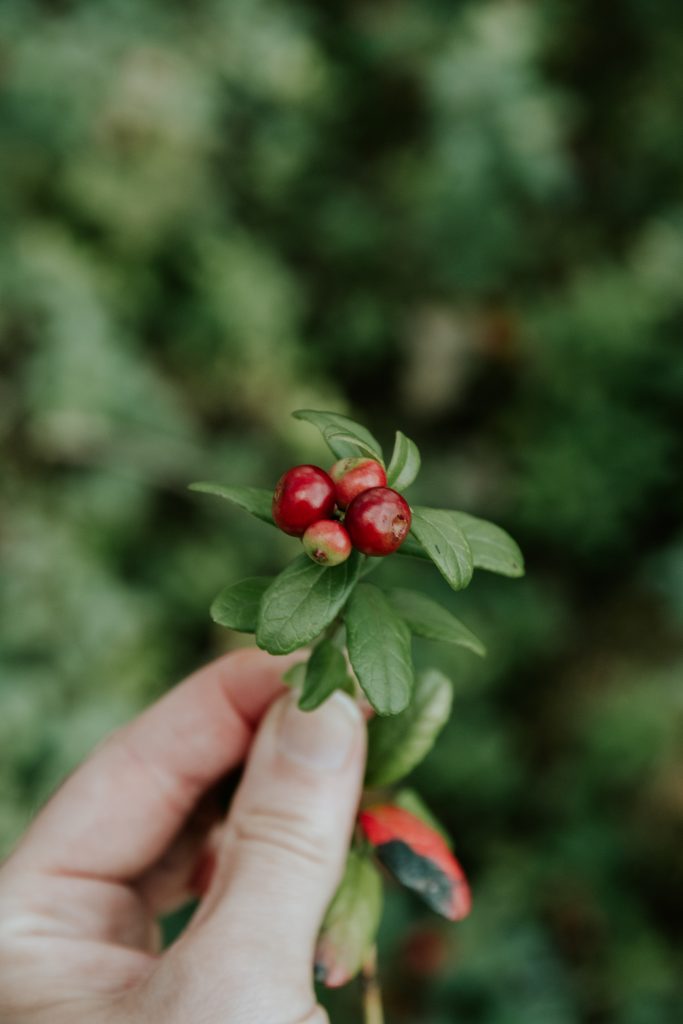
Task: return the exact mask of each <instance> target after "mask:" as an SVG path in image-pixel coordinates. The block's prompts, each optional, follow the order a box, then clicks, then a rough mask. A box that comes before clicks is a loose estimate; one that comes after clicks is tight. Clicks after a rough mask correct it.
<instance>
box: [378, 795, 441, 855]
mask: <svg viewBox="0 0 683 1024" xmlns="http://www.w3.org/2000/svg"><path fill="white" fill-rule="evenodd" d="M391 801H392V803H394V804H396V806H397V807H402V808H403V810H404V811H409V812H410V814H414V815H415V817H416V818H419V819H420V821H424V823H425V825H428V826H429V828H433V829H434V831H435V832H438V833H439V835H440V836H441V838H442V839H443V840H444V842H445V843H446V844H447V846H448V848H449V850H452V849H453V840H452V839H451V837H450V836H449V834H448V832H447V831H446V829H445V828H444V826H443V825H442V824H441V822H440V821H439V819H438V818H436V817H435V816H434V815H433V814H432V812H431V811H430V809H429V807H427V804H426V803H425V802H424V800H423V799H422V797H421V796H420V794H419V793H418V792H417V791H416V790H414V789H409V788H404V789H399V791H398V793H395V794H394V796H393V797H392V798H391Z"/></svg>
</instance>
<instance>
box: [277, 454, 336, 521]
mask: <svg viewBox="0 0 683 1024" xmlns="http://www.w3.org/2000/svg"><path fill="white" fill-rule="evenodd" d="M333 509H334V484H333V483H332V480H331V479H330V477H329V476H328V475H327V473H326V472H325V470H324V469H320V468H319V467H318V466H294V468H293V469H288V470H287V472H286V473H283V475H282V476H281V477H280V479H279V480H278V482H277V486H276V488H275V493H274V494H273V519H274V520H275V522H276V524H277V525H278V526H279V527H280V529H281V530H284V532H285V533H290V534H292V536H294V537H300V536H301V535H302V534H303V533H305V532H306V530H307V529H308V527H309V526H310V525H311V523H315V522H316V521H317V520H318V519H325V518H327V517H329V516H331V515H332V510H333Z"/></svg>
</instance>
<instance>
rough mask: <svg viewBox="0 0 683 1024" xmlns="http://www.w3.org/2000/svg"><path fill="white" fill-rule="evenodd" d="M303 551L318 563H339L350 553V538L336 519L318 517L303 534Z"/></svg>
mask: <svg viewBox="0 0 683 1024" xmlns="http://www.w3.org/2000/svg"><path fill="white" fill-rule="evenodd" d="M303 544H304V551H305V552H306V554H307V555H308V557H309V558H312V559H313V561H314V562H317V563H318V565H340V564H341V563H342V562H345V561H346V559H347V558H348V557H349V555H350V554H351V538H350V537H349V535H348V533H347V532H346V529H345V528H344V527H343V526H342V524H341V523H338V522H337V520H336V519H319V520H318V522H317V523H313V524H312V525H311V526H309V527H308V529H307V530H306V532H305V534H304V536H303Z"/></svg>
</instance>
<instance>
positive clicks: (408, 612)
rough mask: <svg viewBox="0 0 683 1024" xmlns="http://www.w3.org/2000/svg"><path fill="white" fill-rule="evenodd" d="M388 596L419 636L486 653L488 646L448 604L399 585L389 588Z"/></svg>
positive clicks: (481, 654) (476, 652) (481, 653)
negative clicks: (457, 617) (452, 613)
mask: <svg viewBox="0 0 683 1024" xmlns="http://www.w3.org/2000/svg"><path fill="white" fill-rule="evenodd" d="M387 596H388V598H389V601H390V602H391V604H392V605H393V607H394V608H395V609H396V611H397V612H398V614H399V615H400V616H401V618H402V619H403V620H404V621H405V622H407V623H408V626H409V627H410V630H411V631H412V632H413V633H416V634H417V636H423V637H426V638H427V639H428V640H441V641H443V642H444V643H447V644H456V645H457V646H458V647H467V649H468V650H470V651H473V652H474V654H479V655H480V656H481V657H483V656H484V655H485V654H486V648H485V647H484V645H483V643H482V642H481V640H480V639H479V638H478V637H477V636H475V635H474V633H472V631H471V630H469V629H468V628H467V626H465V625H464V624H463V623H462V622H461V621H460V619H456V617H455V615H451V613H450V612H449V611H448V609H447V608H444V607H443V605H440V604H439V603H438V602H437V601H433V600H432V598H431V597H427V596H426V594H420V593H419V591H417V590H405V589H403V588H402V587H397V588H396V589H394V590H390V591H389V593H388V595H387Z"/></svg>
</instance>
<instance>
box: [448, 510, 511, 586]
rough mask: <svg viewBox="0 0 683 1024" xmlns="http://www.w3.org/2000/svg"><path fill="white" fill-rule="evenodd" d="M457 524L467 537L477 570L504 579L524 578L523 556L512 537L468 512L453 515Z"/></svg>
mask: <svg viewBox="0 0 683 1024" xmlns="http://www.w3.org/2000/svg"><path fill="white" fill-rule="evenodd" d="M451 515H452V516H453V517H454V519H455V521H456V523H457V524H458V526H459V527H460V529H461V530H462V532H463V533H464V534H465V536H466V537H467V541H468V543H469V545H470V548H471V550H472V558H473V561H474V564H475V566H476V567H477V568H478V569H488V571H489V572H497V573H500V574H501V575H502V576H513V577H517V576H523V575H524V556H523V555H522V552H521V551H520V549H519V545H518V544H517V542H516V541H514V540H513V539H512V537H511V536H510V534H509V533H506V532H505V530H503V529H501V527H500V526H496V524H495V523H490V522H489V521H488V520H487V519H478V518H477V517H476V516H470V515H468V514H467V512H452V513H451Z"/></svg>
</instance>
